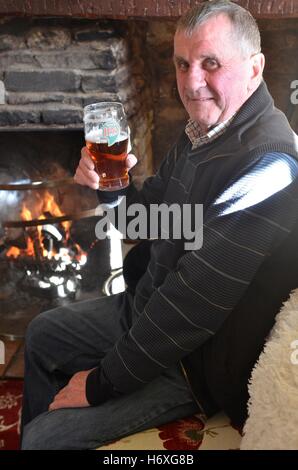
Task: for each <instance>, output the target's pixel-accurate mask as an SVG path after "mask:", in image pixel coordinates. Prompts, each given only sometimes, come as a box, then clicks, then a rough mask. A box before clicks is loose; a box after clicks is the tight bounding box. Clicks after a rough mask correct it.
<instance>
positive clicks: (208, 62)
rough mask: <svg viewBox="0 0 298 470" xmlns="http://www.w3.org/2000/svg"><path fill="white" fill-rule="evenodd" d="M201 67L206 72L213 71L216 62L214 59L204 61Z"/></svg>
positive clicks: (216, 64) (216, 65)
mask: <svg viewBox="0 0 298 470" xmlns="http://www.w3.org/2000/svg"><path fill="white" fill-rule="evenodd" d="M203 67H204V69H206V70H214V69H216V68H218V62H217V61H216V60H215V59H205V60H204V63H203Z"/></svg>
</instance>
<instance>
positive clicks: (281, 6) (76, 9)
mask: <svg viewBox="0 0 298 470" xmlns="http://www.w3.org/2000/svg"><path fill="white" fill-rule="evenodd" d="M200 3H201V2H200V1H198V0H0V16H7V15H8V16H56V17H57V16H64V17H76V18H115V19H127V18H142V19H144V18H178V17H179V16H181V15H182V14H183V13H184V12H185V11H186V10H187V9H188V8H189V7H190V6H192V5H195V4H200ZM235 3H238V4H239V5H241V6H243V7H245V8H247V9H248V10H249V11H250V12H251V13H252V14H253V16H254V17H255V18H272V19H274V18H298V0H235Z"/></svg>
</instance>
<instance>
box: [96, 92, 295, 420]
mask: <svg viewBox="0 0 298 470" xmlns="http://www.w3.org/2000/svg"><path fill="white" fill-rule="evenodd" d="M293 140H294V135H293V133H292V132H291V130H290V128H289V126H288V125H287V122H286V120H285V118H284V116H283V115H282V113H280V112H279V111H277V110H276V109H275V108H274V106H273V102H272V98H271V96H270V95H269V93H268V90H267V88H266V85H265V83H262V84H261V86H260V87H259V89H258V90H257V91H256V92H255V93H254V95H252V97H250V98H249V100H248V101H247V102H246V103H245V104H244V105H243V107H242V108H241V109H240V110H239V112H238V113H237V115H236V117H235V118H234V120H233V122H232V124H231V125H230V126H229V128H228V130H227V131H226V132H225V133H224V134H223V135H221V136H220V137H218V138H217V139H216V140H215V141H213V142H212V143H209V144H205V145H203V146H201V147H199V148H195V149H192V145H191V142H190V141H189V139H188V137H187V136H186V135H185V134H183V135H182V136H181V137H180V138H179V140H178V142H177V143H176V144H175V145H174V146H173V148H172V149H171V151H170V152H169V154H168V155H167V156H166V158H165V159H164V161H163V162H162V164H161V166H160V169H159V171H158V172H157V174H156V175H155V176H153V177H150V178H148V179H147V180H146V181H145V183H144V185H143V188H142V190H141V191H137V190H136V189H135V187H134V186H133V185H131V186H130V188H129V190H128V191H127V194H126V197H127V200H126V205H127V206H128V205H129V204H131V203H135V202H138V203H141V204H144V205H145V206H146V207H148V208H149V207H150V204H161V203H166V204H173V203H178V204H181V205H182V204H185V203H190V204H196V203H197V204H198V203H199V204H203V206H204V225H203V233H204V238H203V245H202V247H201V248H200V249H198V250H193V251H185V249H184V243H185V240H184V239H181V240H176V239H168V240H161V239H160V240H155V241H154V242H153V243H152V246H151V258H150V262H149V264H148V267H147V270H146V272H145V274H144V275H143V276H142V278H141V279H140V280H139V282H138V284H137V287H136V293H135V296H134V309H135V313H136V314H137V320H136V321H135V322H134V324H133V325H132V327H131V329H130V330H129V331H128V332H127V334H126V335H124V336H123V337H122V338H121V339H119V341H118V342H117V343H116V344H115V347H114V348H113V349H111V350H110V351H109V352H108V353H107V354H106V356H105V357H104V358H103V360H102V362H101V365H100V366H99V368H98V369H95V370H94V371H93V372H91V374H89V377H88V380H87V398H88V400H89V402H90V403H91V404H98V403H100V402H102V401H105V400H106V399H107V398H108V397H109V396H110V395H111V394H113V393H114V394H117V393H129V392H132V391H134V390H136V389H137V388H139V387H141V386H143V385H144V384H146V383H148V382H150V381H151V380H153V379H154V378H155V377H157V376H158V375H159V374H161V373H162V372H163V371H164V370H165V369H167V368H168V367H170V366H171V365H173V364H175V363H178V362H179V361H182V362H183V361H184V359H187V358H189V357H191V356H192V355H193V354H195V353H196V351H198V350H200V349H201V348H202V346H203V345H204V344H205V343H206V342H208V340H209V339H210V338H211V337H213V336H214V335H216V334H217V332H218V331H219V330H220V329H221V327H222V325H223V324H224V322H225V321H226V319H227V318H228V316H229V315H230V313H231V312H232V311H233V309H234V308H235V307H236V306H237V304H238V303H239V301H240V299H241V298H242V297H243V295H244V293H245V292H246V291H247V289H248V288H249V286H250V284H251V282H252V280H253V279H254V277H255V276H256V273H257V272H258V270H259V268H260V266H261V265H262V263H263V262H264V260H265V259H266V258H268V256H270V254H271V253H272V252H274V250H276V249H277V248H278V247H279V245H280V244H281V243H282V242H283V241H284V240H285V239H286V237H287V236H288V235H289V233H290V232H291V230H292V228H293V226H294V224H295V223H296V219H297V201H298V178H297V176H298V163H297V160H296V158H297V152H296V150H295V145H294V143H293ZM194 363H195V362H192V367H195V366H193V364H194ZM203 411H204V410H203ZM207 414H208V413H207Z"/></svg>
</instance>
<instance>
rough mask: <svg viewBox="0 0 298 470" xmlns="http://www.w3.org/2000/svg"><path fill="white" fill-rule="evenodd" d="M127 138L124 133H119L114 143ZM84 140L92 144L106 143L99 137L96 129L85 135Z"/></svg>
mask: <svg viewBox="0 0 298 470" xmlns="http://www.w3.org/2000/svg"><path fill="white" fill-rule="evenodd" d="M127 138H128V134H127V133H126V132H120V134H119V136H118V138H117V140H116V142H122V141H123V140H125V139H127ZM85 139H86V140H88V142H93V143H94V144H100V143H106V142H107V139H106V138H103V137H101V135H100V133H99V132H98V130H97V129H92V130H91V131H89V132H88V133H87V134H85Z"/></svg>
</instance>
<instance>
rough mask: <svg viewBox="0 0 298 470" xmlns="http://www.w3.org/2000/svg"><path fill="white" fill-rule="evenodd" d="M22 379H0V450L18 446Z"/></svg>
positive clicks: (12, 448) (13, 448) (14, 448)
mask: <svg viewBox="0 0 298 470" xmlns="http://www.w3.org/2000/svg"><path fill="white" fill-rule="evenodd" d="M22 391H23V380H18V379H5V380H0V450H17V449H19V446H20V418H21V405H22Z"/></svg>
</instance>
